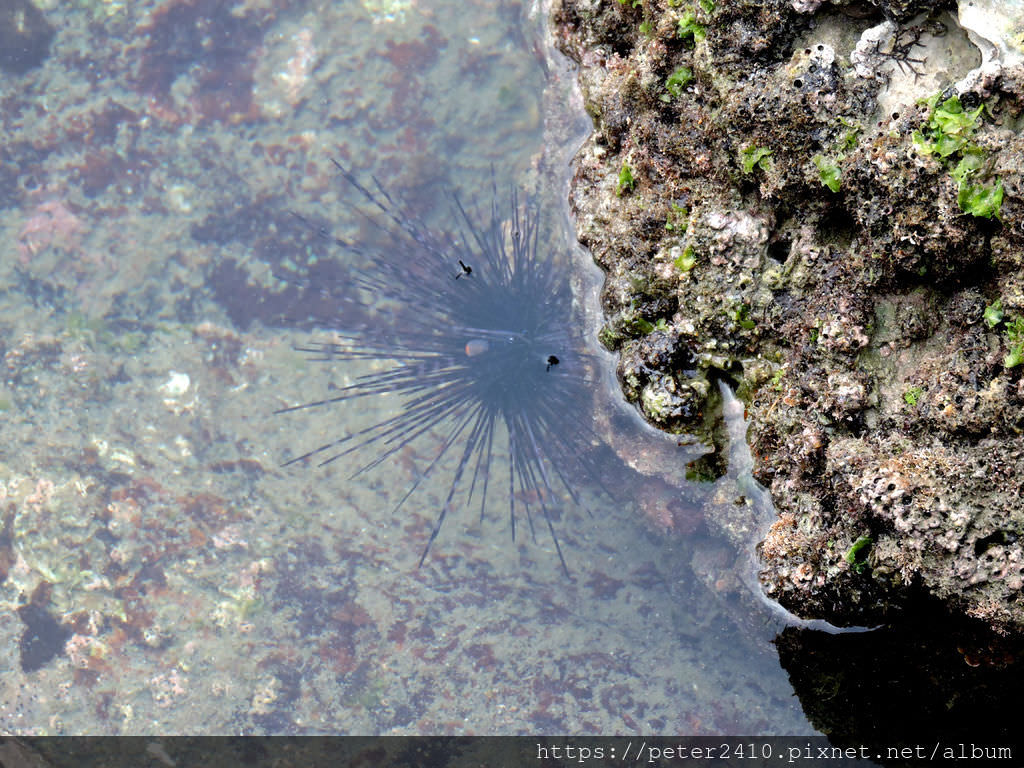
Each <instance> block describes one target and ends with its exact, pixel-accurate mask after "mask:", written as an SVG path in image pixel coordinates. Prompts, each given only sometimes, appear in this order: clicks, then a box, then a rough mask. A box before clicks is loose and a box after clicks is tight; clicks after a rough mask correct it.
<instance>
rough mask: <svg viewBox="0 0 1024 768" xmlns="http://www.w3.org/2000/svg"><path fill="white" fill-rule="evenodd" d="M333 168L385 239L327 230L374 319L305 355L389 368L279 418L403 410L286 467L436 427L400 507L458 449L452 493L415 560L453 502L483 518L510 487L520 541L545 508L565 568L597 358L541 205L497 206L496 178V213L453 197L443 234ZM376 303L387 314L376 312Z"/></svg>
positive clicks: (588, 471)
mask: <svg viewBox="0 0 1024 768" xmlns="http://www.w3.org/2000/svg"><path fill="white" fill-rule="evenodd" d="M335 164H336V165H337V163H335ZM338 168H339V170H340V171H341V175H342V176H343V177H344V178H345V180H346V181H347V182H348V184H349V185H351V187H352V188H353V189H354V190H355V191H356V194H357V195H358V197H359V199H360V203H359V205H357V206H356V210H357V212H358V213H359V214H361V215H362V216H365V217H367V218H368V219H370V220H371V221H372V222H373V223H374V225H375V228H377V229H379V232H380V234H382V235H383V240H384V242H385V245H384V246H382V247H375V248H373V249H372V253H371V252H369V251H370V250H371V249H370V248H366V247H363V246H360V245H358V244H355V243H350V242H347V241H343V240H340V239H337V238H334V237H332V236H329V237H331V239H333V240H334V241H335V242H337V243H338V244H339V245H340V246H342V247H343V248H345V249H347V250H349V251H352V252H354V253H356V254H357V255H360V256H362V257H363V258H364V259H365V262H366V264H367V266H366V267H365V269H364V271H362V272H361V273H360V274H359V277H358V281H357V282H358V286H359V289H360V293H361V296H362V298H361V299H360V301H361V302H362V303H363V304H364V308H365V311H366V314H367V315H368V316H370V317H371V318H372V320H371V322H369V323H367V324H366V327H363V328H361V329H358V330H351V329H340V330H339V331H338V332H337V334H336V338H335V340H333V341H331V342H324V343H316V344H309V345H305V346H302V347H299V349H300V351H303V352H306V353H308V354H310V355H313V356H314V359H317V360H320V361H323V362H327V363H332V362H344V361H354V360H373V361H381V362H383V363H385V365H384V367H383V368H382V369H380V370H379V371H375V372H373V373H368V374H364V375H362V376H360V377H359V378H357V379H356V381H355V383H353V384H351V385H349V386H346V387H344V388H342V389H341V390H340V392H339V393H338V394H335V395H333V396H331V397H327V398H325V399H322V400H317V401H314V402H310V403H305V404H302V405H297V406H293V407H290V408H285V409H283V411H282V412H284V411H294V410H298V409H301V408H313V407H322V406H326V405H329V404H341V403H351V402H352V401H355V400H359V399H361V398H365V397H368V396H371V395H378V394H385V393H389V394H393V395H395V396H397V397H399V398H401V401H402V409H401V411H400V412H399V413H398V414H397V415H395V416H392V417H390V418H387V419H384V420H382V421H380V422H378V423H376V424H373V425H371V426H369V427H366V428H364V429H361V430H358V431H355V432H350V433H349V432H346V433H344V434H341V435H340V436H339V437H338V438H337V439H336V440H333V441H331V442H328V443H325V444H323V445H320V446H318V447H316V448H313V449H312V450H309V451H307V452H306V453H303V454H302V455H301V456H297V457H295V458H293V459H291V460H290V461H288V462H287V463H288V464H294V463H297V462H302V461H305V460H307V459H318V460H319V462H320V464H328V463H330V462H332V461H335V460H337V459H339V458H341V457H342V456H348V455H350V454H366V453H369V454H370V456H371V457H370V459H369V460H368V461H365V462H363V463H362V464H361V467H360V468H359V469H358V470H357V471H356V472H355V474H354V475H353V476H355V475H360V474H362V473H363V472H366V471H368V470H370V469H373V468H375V467H378V466H380V465H382V464H384V463H385V462H387V461H388V460H390V459H393V458H394V457H395V455H396V454H397V453H398V452H399V451H400V450H402V449H403V448H404V447H405V446H407V445H409V444H412V443H415V442H416V441H417V440H420V439H421V438H422V439H423V442H424V444H425V445H428V446H430V445H435V443H434V441H433V438H431V435H436V436H438V438H439V439H440V450H439V451H437V452H436V455H435V456H434V457H433V458H432V459H431V460H430V461H429V462H427V463H426V464H425V466H422V467H420V468H418V476H417V478H416V479H415V480H414V481H413V482H412V484H411V487H409V488H408V489H407V491H406V492H405V494H404V495H403V496H402V498H401V500H400V501H399V502H398V506H401V505H402V504H403V503H404V502H405V501H406V500H407V499H408V498H409V497H410V496H411V495H412V494H413V493H414V492H415V491H416V489H417V488H418V487H419V486H420V485H421V484H422V483H423V482H424V481H425V480H426V479H428V478H431V477H433V476H434V475H435V474H437V473H439V472H442V471H445V470H444V469H442V467H444V459H445V458H446V457H448V456H449V455H453V456H454V457H455V459H454V461H455V463H454V465H453V467H452V469H450V470H447V471H450V472H451V473H452V474H451V478H450V481H449V482H448V494H447V497H446V498H445V500H444V503H443V506H442V507H441V509H440V510H439V511H438V514H437V521H436V523H435V525H434V528H433V530H432V532H431V534H430V537H429V540H428V541H427V542H426V544H425V546H424V549H423V555H422V557H421V558H420V563H421V564H422V563H423V561H424V560H425V559H426V557H427V554H428V553H429V550H430V547H431V545H432V544H433V542H434V540H435V539H436V538H437V535H438V533H439V532H440V530H441V527H442V524H443V523H444V521H445V518H446V517H447V515H448V514H449V512H450V511H452V508H453V506H454V504H455V503H456V502H458V501H460V500H462V501H464V503H465V504H467V505H469V504H471V503H474V497H475V496H476V497H479V504H480V516H481V519H482V518H483V517H484V513H485V509H486V503H487V498H488V493H489V492H490V493H491V494H492V495H493V494H494V493H495V486H498V487H499V488H500V487H501V486H505V489H504V490H499V491H498V493H500V494H503V495H504V496H505V497H507V505H508V516H509V525H510V527H511V532H512V538H513V540H514V539H515V533H516V525H517V522H518V520H519V517H520V515H523V516H525V519H526V521H527V523H528V525H529V527H530V531H531V533H532V534H535V530H534V515H533V511H534V510H539V511H540V512H541V517H542V518H543V524H544V525H545V526H546V527H547V529H548V532H549V535H550V536H551V539H552V541H553V543H554V545H555V549H556V550H557V553H558V557H559V560H560V562H561V564H562V567H563V569H565V571H566V573H568V567H567V566H566V561H565V557H564V555H563V552H562V547H561V545H560V544H559V539H558V535H557V533H556V531H555V525H554V522H555V519H556V508H555V505H557V497H558V494H559V493H562V492H564V495H567V496H568V497H569V498H570V499H571V500H572V501H573V502H574V503H575V504H576V505H577V506H579V498H578V496H577V490H576V487H575V483H577V482H578V481H579V480H580V479H581V477H584V476H588V475H589V476H590V477H592V478H593V477H596V472H595V471H594V467H593V459H592V458H591V456H592V445H593V442H594V441H593V439H592V433H591V431H590V429H589V427H588V423H589V422H588V418H589V413H590V411H589V403H590V402H591V400H590V397H589V396H588V386H587V372H588V370H589V369H590V363H589V362H588V360H587V358H586V356H585V355H584V354H581V352H580V350H581V348H582V347H583V342H582V337H581V334H580V333H579V331H578V330H576V324H574V322H573V308H572V295H571V291H570V289H569V283H568V277H567V275H566V274H565V269H564V265H562V269H561V270H560V268H559V265H558V264H556V263H554V262H553V261H552V259H551V254H549V253H546V252H545V249H544V248H542V245H545V244H546V242H547V238H544V239H542V238H541V237H540V229H539V221H538V211H537V210H536V208H535V207H534V206H531V205H530V204H529V202H522V201H520V199H519V196H518V194H516V193H515V192H513V193H512V194H511V200H510V204H509V205H508V207H507V208H503V207H501V206H500V204H499V202H498V199H497V197H498V196H497V191H496V189H494V188H493V187H494V185H493V184H492V193H493V195H494V197H493V202H492V203H491V205H490V216H489V220H486V217H485V220H484V221H483V223H482V224H481V223H479V222H477V221H476V220H475V218H474V216H471V215H470V214H469V213H467V211H466V209H465V208H464V207H463V205H462V204H461V202H460V201H459V199H458V198H457V197H456V196H455V195H451V225H450V227H448V228H446V229H445V230H444V231H436V230H434V229H431V228H429V227H427V226H426V225H425V224H423V223H422V221H421V220H420V219H418V218H417V217H415V216H412V215H410V212H409V211H408V210H406V208H407V206H404V205H400V204H399V203H398V202H397V198H396V197H395V196H393V195H392V194H390V193H389V192H388V191H386V190H385V189H384V187H383V186H382V185H381V184H380V183H379V182H377V181H376V179H374V180H373V184H372V185H364V184H363V183H362V182H361V181H359V180H358V179H357V178H356V177H355V176H354V175H353V174H352V173H351V172H350V171H348V170H347V169H345V168H343V167H341V166H340V165H338ZM299 218H302V217H299ZM321 231H322V230H321ZM453 275H454V276H455V277H458V278H463V279H452V277H453ZM381 302H383V304H384V305H386V306H387V310H386V311H385V310H376V309H375V307H377V306H378V305H379V304H380V303H381ZM501 453H507V454H508V456H509V457H510V460H511V469H510V471H508V472H507V473H500V474H501V475H502V476H501V480H500V481H497V482H493V483H492V479H493V478H492V471H493V469H494V463H495V461H496V457H497V455H498V454H501ZM499 483H500V484H499ZM506 483H507V485H506ZM460 489H461V490H462V493H460ZM502 503H503V504H504V503H506V502H505V501H504V500H503V501H502Z"/></svg>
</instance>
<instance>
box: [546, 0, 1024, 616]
mask: <svg viewBox="0 0 1024 768" xmlns="http://www.w3.org/2000/svg"><path fill="white" fill-rule="evenodd" d="M955 11H956V7H955V4H953V3H938V2H885V0H876V1H875V2H873V3H867V2H833V3H829V2H807V1H806V0H803V1H801V0H758V1H757V2H754V0H715V2H713V3H712V2H709V1H708V0H643V2H639V0H626V1H625V2H618V1H616V0H557V2H556V3H555V6H554V11H553V14H552V24H553V28H554V30H555V37H556V40H557V42H558V44H559V46H560V47H561V48H562V50H563V51H564V52H565V53H566V54H567V55H568V56H570V57H571V58H572V59H573V60H575V61H576V62H577V63H578V65H579V79H580V83H581V87H582V91H583V95H584V99H585V102H586V106H587V109H588V111H589V112H590V114H591V115H592V117H593V119H594V126H595V130H594V133H593V136H592V138H591V139H590V141H589V142H588V143H587V144H586V145H585V146H584V147H583V148H582V149H581V151H580V152H579V154H578V156H577V158H576V162H575V178H574V182H573V190H572V205H573V208H574V210H575V213H576V217H577V228H578V234H579V238H580V240H581V241H582V242H583V243H584V244H585V245H586V246H588V247H589V249H590V251H591V253H592V254H593V256H594V258H595V259H596V261H597V262H598V263H599V264H600V265H601V266H602V267H603V268H604V269H605V271H606V273H607V280H606V284H605V287H604V290H603V294H602V301H603V304H604V309H605V312H606V316H607V318H608V322H607V324H606V326H605V328H604V330H603V331H602V341H603V343H605V344H606V345H607V346H608V347H609V348H611V349H614V350H616V351H617V352H618V353H619V361H620V362H619V378H620V380H621V382H622V384H623V388H624V391H625V392H626V395H627V397H628V398H629V399H630V400H631V401H633V402H635V403H636V404H637V405H638V407H639V408H640V409H641V411H642V412H643V413H644V415H645V417H646V418H647V419H648V420H650V421H651V422H653V423H655V424H657V425H659V426H661V427H663V428H665V429H667V430H670V431H675V432H684V431H698V432H699V431H701V430H702V429H703V430H707V429H708V422H709V413H710V412H712V411H713V410H714V409H715V407H716V403H715V398H716V393H717V387H715V386H713V381H714V380H715V379H718V378H727V379H728V380H730V381H732V382H734V383H735V384H737V385H738V392H739V394H740V396H741V397H742V399H743V400H744V402H745V403H746V405H747V409H748V416H749V418H750V421H751V426H750V430H749V434H748V438H749V440H750V443H751V447H752V451H753V454H754V457H755V467H754V474H755V476H756V478H757V479H758V480H759V481H760V482H762V483H763V484H764V485H765V486H766V487H768V488H769V489H770V491H771V495H772V498H773V499H774V503H775V506H776V509H777V511H778V516H779V517H778V521H777V522H776V523H775V524H774V526H773V527H772V529H771V530H770V532H769V533H768V535H767V538H766V540H765V541H764V542H763V544H762V547H761V552H762V558H763V563H764V568H765V570H764V571H763V573H762V575H761V579H762V584H763V586H764V588H765V590H766V591H767V592H768V593H769V594H770V595H771V596H773V597H774V598H775V599H777V600H779V601H780V602H781V603H782V604H783V605H784V606H785V607H787V608H788V609H789V610H791V611H792V612H794V613H796V614H797V615H799V616H802V617H807V618H825V619H827V620H829V621H831V622H833V623H836V624H865V623H868V624H870V623H877V622H879V621H884V620H886V619H887V618H890V617H892V616H894V615H897V614H899V613H900V612H902V611H903V610H904V609H905V608H906V606H907V605H908V604H910V602H912V601H914V600H915V599H916V598H917V597H919V596H920V594H921V593H922V592H924V593H928V594H930V595H932V596H934V597H937V598H939V599H940V600H941V601H943V602H944V603H945V604H946V605H947V606H948V607H950V608H951V609H952V610H953V611H954V612H959V613H963V614H966V615H969V616H973V617H976V618H980V619H982V620H984V621H986V622H988V623H989V624H990V625H991V626H992V627H993V628H995V629H997V630H1000V631H1012V632H1019V631H1021V630H1022V629H1024V591H1022V587H1024V550H1022V547H1024V436H1022V431H1024V409H1022V408H1024V378H1022V373H1024V364H1020V363H1019V362H1018V363H1016V364H1015V363H1014V360H1013V353H1014V351H1015V348H1017V346H1018V345H1024V339H1021V334H1020V333H1019V332H1017V331H1015V330H1014V328H1015V327H1014V325H1013V323H1014V321H1015V320H1016V319H1017V318H1018V317H1021V316H1024V229H1022V224H1024V215H1022V214H1024V178H1022V170H1024V137H1022V136H1021V134H1020V132H1019V130H1018V126H1019V125H1020V124H1021V115H1022V112H1024V71H1022V70H1021V68H1020V67H1015V68H1010V67H1007V68H999V67H998V66H997V67H996V68H995V69H991V68H990V69H988V70H986V71H985V73H984V76H980V75H977V74H976V76H974V77H973V78H971V77H965V76H966V75H967V74H968V73H967V72H966V71H962V70H963V68H962V67H961V68H960V70H957V67H956V66H953V65H952V64H950V65H949V66H947V67H946V68H945V69H943V66H944V65H943V62H940V61H929V60H928V58H930V57H931V56H933V55H935V54H932V53H931V51H932V50H933V49H932V48H929V49H928V51H929V56H928V57H926V56H924V55H921V54H919V53H917V51H918V50H919V49H922V50H923V49H924V48H925V46H924V42H925V38H927V36H928V35H932V38H928V39H932V40H938V42H939V43H943V44H944V36H945V35H946V34H947V33H948V34H954V33H960V34H961V35H962V34H963V33H962V31H961V30H959V29H954V27H956V26H957V25H956V20H955ZM950 12H952V13H950ZM887 23H888V24H887ZM885 24H887V26H880V25H885ZM871 35H875V37H874V38H872V37H871ZM965 39H966V38H965ZM918 40H921V41H922V42H921V44H920V45H918V44H917V43H918ZM865 41H866V42H865ZM858 43H860V45H859V48H858ZM858 50H859V51H860V54H859V58H857V57H856V56H855V57H854V58H856V59H857V61H858V62H859V64H860V67H855V66H854V64H853V63H851V55H852V54H854V53H855V52H856V51H858ZM907 68H909V69H910V72H909V73H908V72H907ZM947 70H948V71H947ZM935 72H937V73H938V74H934V73H935ZM902 75H906V76H907V79H906V81H907V82H909V83H911V84H913V83H914V82H918V81H919V78H920V77H921V76H930V77H933V78H939V79H941V78H943V77H945V78H946V82H948V86H947V87H946V88H945V92H943V93H940V94H938V95H937V98H936V99H933V100H932V101H931V102H928V103H925V102H922V101H913V100H911V101H909V102H908V103H903V104H902V105H900V106H899V108H898V109H895V110H894V111H893V112H892V113H889V114H883V115H881V116H879V115H878V114H877V113H876V111H877V107H878V104H879V94H880V93H881V92H882V91H883V90H884V89H886V88H888V87H889V84H890V81H892V80H893V79H894V78H899V77H900V76H902ZM925 79H927V78H925ZM958 81H959V89H958V88H957V87H956V84H957V82H958ZM953 96H956V97H958V99H959V102H960V104H961V105H962V107H963V113H964V114H968V115H969V114H971V113H972V110H974V109H976V108H977V106H980V105H983V109H982V110H981V112H980V113H979V114H978V116H977V118H976V119H973V120H972V121H970V124H968V120H967V119H966V118H964V119H963V120H962V121H961V122H962V123H963V128H962V131H961V133H960V134H958V136H961V137H962V138H963V139H964V141H963V142H962V146H960V147H959V148H958V149H957V150H956V151H954V152H952V153H950V154H948V155H946V156H942V155H941V154H940V153H937V152H934V151H931V152H930V151H928V149H927V141H928V139H929V136H931V137H932V138H934V136H935V135H936V134H935V133H934V131H933V132H932V133H931V134H929V132H928V131H929V128H928V126H929V125H932V126H934V125H935V124H936V123H935V121H934V120H931V118H932V115H933V113H934V111H935V110H936V109H937V108H938V107H937V105H941V104H943V103H945V104H947V106H948V107H949V106H950V104H949V102H948V101H947V100H948V99H949V98H950V97H953ZM950 109H955V108H954V107H950ZM947 111H948V110H947ZM930 120H931V122H930ZM949 130H951V131H952V130H954V128H950V129H949ZM956 130H960V129H956ZM915 132H917V133H916V137H917V138H916V140H915ZM966 154H971V155H972V157H974V158H977V163H976V164H977V165H978V166H979V167H978V168H977V170H975V171H972V172H971V173H970V174H969V176H968V181H969V183H973V184H977V185H978V186H977V187H973V188H972V189H981V190H982V191H984V190H988V192H989V193H991V194H990V196H989V198H988V199H989V201H990V202H993V201H994V197H995V190H996V189H997V188H998V187H999V186H1000V185H1001V190H1002V199H1001V201H1000V202H999V204H998V205H997V206H996V208H997V211H993V210H991V208H990V209H989V210H988V211H986V210H984V208H983V207H980V208H979V207H974V208H973V209H972V206H971V203H970V201H969V200H967V199H966V198H965V196H964V194H963V190H962V189H961V185H960V184H959V182H958V179H957V178H956V177H955V175H954V173H953V171H954V167H955V166H956V165H957V162H958V161H959V160H960V159H961V158H962V157H963V156H964V155H966ZM968 191H970V190H968ZM986 213H987V214H988V215H985V214H986ZM1019 327H1020V328H1021V329H1024V321H1021V326H1019Z"/></svg>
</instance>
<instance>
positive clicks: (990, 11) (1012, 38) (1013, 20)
mask: <svg viewBox="0 0 1024 768" xmlns="http://www.w3.org/2000/svg"><path fill="white" fill-rule="evenodd" d="M958 11H959V16H960V26H962V27H963V28H964V29H965V30H966V31H967V35H968V36H969V37H970V38H971V40H972V41H973V42H974V43H975V45H977V46H978V48H979V49H980V50H981V55H982V59H983V60H982V66H984V65H985V64H987V63H988V62H989V61H991V60H992V59H997V60H998V61H999V63H1000V65H1001V66H1003V67H1012V66H1014V65H1016V64H1020V63H1021V62H1022V61H1024V0H967V2H962V3H960V5H959V8H958Z"/></svg>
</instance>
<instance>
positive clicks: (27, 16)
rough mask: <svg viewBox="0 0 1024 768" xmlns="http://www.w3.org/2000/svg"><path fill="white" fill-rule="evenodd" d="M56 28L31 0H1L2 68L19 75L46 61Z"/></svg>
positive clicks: (0, 64) (0, 53)
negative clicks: (54, 28)
mask: <svg viewBox="0 0 1024 768" xmlns="http://www.w3.org/2000/svg"><path fill="white" fill-rule="evenodd" d="M52 40H53V27H52V26H50V23H49V22H48V21H47V20H46V18H45V17H44V16H43V14H42V12H41V11H40V10H39V9H38V8H36V7H35V6H34V5H33V4H32V2H31V0H0V70H2V71H4V72H11V73H13V74H16V75H20V74H23V73H25V72H28V71H29V70H30V69H32V68H33V67H37V66H39V65H40V64H42V63H43V61H44V60H45V59H46V57H47V56H48V55H49V53H50V42H51V41H52Z"/></svg>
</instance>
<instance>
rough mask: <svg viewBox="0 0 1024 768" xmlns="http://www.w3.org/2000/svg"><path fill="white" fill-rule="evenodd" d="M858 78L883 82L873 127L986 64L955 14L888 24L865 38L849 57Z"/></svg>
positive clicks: (877, 28) (869, 32) (872, 29)
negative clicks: (868, 78) (982, 63)
mask: <svg viewBox="0 0 1024 768" xmlns="http://www.w3.org/2000/svg"><path fill="white" fill-rule="evenodd" d="M850 62H851V63H852V64H853V66H854V70H855V71H856V72H857V75H858V77H873V78H876V79H879V80H882V81H883V82H884V85H883V86H882V88H881V90H880V91H879V93H878V107H877V108H876V110H875V113H874V115H873V116H872V122H878V121H880V120H883V119H885V118H887V117H889V116H891V115H893V114H899V112H900V109H901V108H902V107H904V106H906V105H911V104H913V103H914V102H916V101H917V100H919V99H922V98H927V97H928V96H931V95H932V94H934V93H937V92H939V91H942V90H943V89H945V88H948V87H949V86H951V85H953V84H954V83H956V82H957V81H958V80H961V79H962V78H964V77H965V75H966V74H967V73H968V72H971V71H972V70H974V69H976V68H977V67H978V66H979V63H980V62H981V54H980V53H979V51H978V47H977V46H976V45H975V44H974V43H973V42H972V41H971V39H970V38H969V37H968V34H967V32H966V31H965V30H964V29H963V28H962V27H961V26H960V24H959V23H957V19H956V17H955V16H953V14H951V13H943V14H940V15H939V16H937V17H935V18H932V19H929V18H928V17H927V16H926V15H923V14H922V15H921V16H918V17H916V18H915V19H913V20H911V22H910V23H909V24H904V25H897V24H896V23H895V22H892V21H885V22H883V23H881V24H878V25H877V26H874V27H871V28H870V29H868V30H865V32H864V33H863V34H862V35H861V38H860V40H859V41H858V42H857V46H856V47H855V48H854V50H853V52H852V53H851V54H850Z"/></svg>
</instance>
